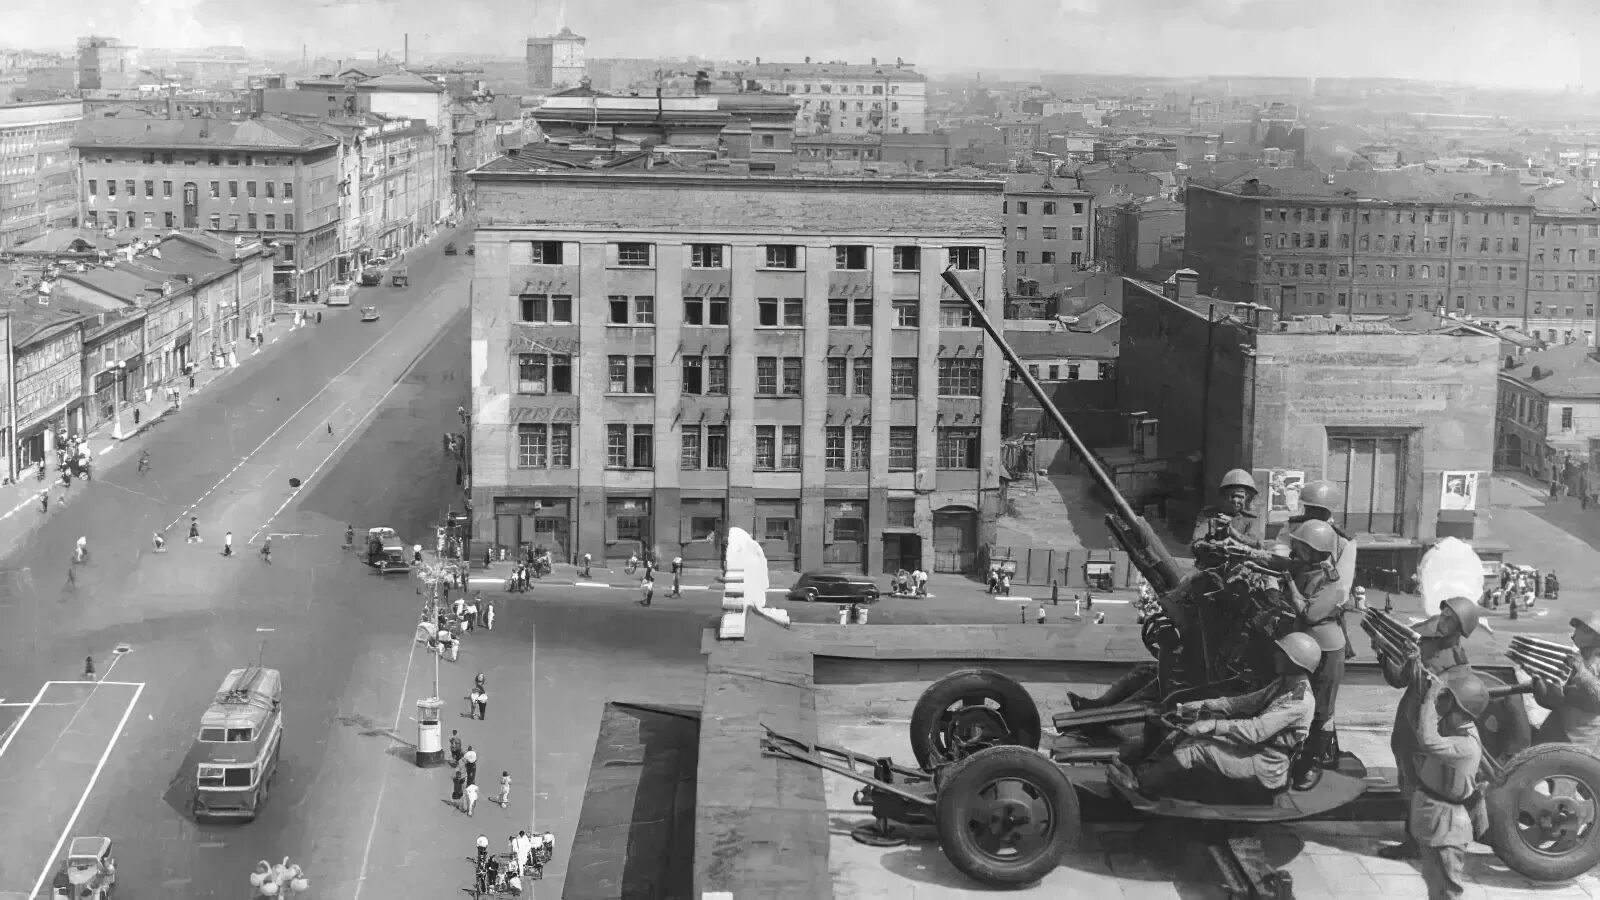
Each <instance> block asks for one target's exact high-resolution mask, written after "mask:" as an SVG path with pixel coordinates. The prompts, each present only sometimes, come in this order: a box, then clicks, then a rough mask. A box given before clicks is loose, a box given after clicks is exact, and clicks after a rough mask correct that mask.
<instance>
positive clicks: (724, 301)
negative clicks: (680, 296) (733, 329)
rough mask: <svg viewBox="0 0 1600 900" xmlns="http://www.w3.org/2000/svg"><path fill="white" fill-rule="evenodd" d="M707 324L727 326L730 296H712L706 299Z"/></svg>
mask: <svg viewBox="0 0 1600 900" xmlns="http://www.w3.org/2000/svg"><path fill="white" fill-rule="evenodd" d="M706 324H707V325H721V326H724V327H726V326H727V324H728V298H727V297H711V298H710V299H708V300H707V301H706Z"/></svg>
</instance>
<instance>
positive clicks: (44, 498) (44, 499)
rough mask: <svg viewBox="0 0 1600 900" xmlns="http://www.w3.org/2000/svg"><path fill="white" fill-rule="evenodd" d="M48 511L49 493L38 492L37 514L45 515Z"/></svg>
mask: <svg viewBox="0 0 1600 900" xmlns="http://www.w3.org/2000/svg"><path fill="white" fill-rule="evenodd" d="M49 511H50V492H49V491H40V492H39V512H42V513H47V512H49Z"/></svg>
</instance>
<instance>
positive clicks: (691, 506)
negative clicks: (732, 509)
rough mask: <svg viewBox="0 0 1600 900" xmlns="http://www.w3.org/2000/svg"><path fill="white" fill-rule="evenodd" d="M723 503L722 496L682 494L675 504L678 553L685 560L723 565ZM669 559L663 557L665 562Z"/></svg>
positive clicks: (724, 515)
mask: <svg viewBox="0 0 1600 900" xmlns="http://www.w3.org/2000/svg"><path fill="white" fill-rule="evenodd" d="M726 515H727V512H726V504H725V502H724V501H723V500H722V498H720V497H718V498H714V499H710V498H707V499H702V498H689V497H685V498H683V499H682V500H680V501H679V505H678V544H679V550H678V551H677V555H679V556H682V557H683V561H684V562H685V563H688V564H691V565H699V566H702V567H705V566H710V567H714V568H718V569H720V568H721V567H722V540H723V535H724V534H725V533H726V531H725V529H724V527H723V526H724V523H725V522H726V521H727V520H726ZM668 561H670V558H669V559H666V560H662V562H668Z"/></svg>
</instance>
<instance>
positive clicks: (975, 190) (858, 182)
mask: <svg viewBox="0 0 1600 900" xmlns="http://www.w3.org/2000/svg"><path fill="white" fill-rule="evenodd" d="M467 174H468V177H469V178H471V179H472V180H473V181H475V182H478V183H480V184H492V183H496V182H508V183H547V184H565V185H583V186H595V187H601V186H603V187H614V188H650V187H693V188H701V189H704V190H721V191H744V190H749V189H750V188H751V187H753V186H759V187H761V188H763V189H766V190H788V191H818V190H825V191H830V192H836V193H867V194H881V193H900V194H919V193H928V192H937V193H946V194H992V195H995V196H999V195H1001V194H1004V193H1005V186H1006V183H1005V182H1004V181H1002V180H999V179H993V180H990V179H976V178H961V179H954V178H937V179H935V178H904V179H901V178H848V177H839V176H832V177H820V178H794V177H787V176H771V175H748V176H738V175H733V176H706V175H688V174H680V173H672V174H654V173H642V172H633V173H626V174H624V173H620V172H619V173H614V174H612V173H604V172H500V171H484V170H482V169H474V170H473V171H471V172H469V173H467Z"/></svg>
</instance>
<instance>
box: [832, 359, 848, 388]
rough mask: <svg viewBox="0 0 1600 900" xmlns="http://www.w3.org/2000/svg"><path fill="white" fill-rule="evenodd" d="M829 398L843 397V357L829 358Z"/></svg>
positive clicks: (844, 377) (845, 376) (844, 375)
mask: <svg viewBox="0 0 1600 900" xmlns="http://www.w3.org/2000/svg"><path fill="white" fill-rule="evenodd" d="M827 365H828V396H830V397H843V396H844V389H845V379H846V378H847V377H848V376H847V375H846V374H845V358H844V357H842V356H830V357H828V362H827Z"/></svg>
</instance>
